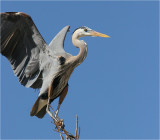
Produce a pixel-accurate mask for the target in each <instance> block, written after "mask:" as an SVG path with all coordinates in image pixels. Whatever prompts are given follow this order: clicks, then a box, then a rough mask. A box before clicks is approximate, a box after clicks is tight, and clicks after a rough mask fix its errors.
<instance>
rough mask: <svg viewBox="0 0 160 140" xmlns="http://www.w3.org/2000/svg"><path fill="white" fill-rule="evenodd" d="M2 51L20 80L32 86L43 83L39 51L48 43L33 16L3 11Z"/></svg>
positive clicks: (27, 85)
mask: <svg viewBox="0 0 160 140" xmlns="http://www.w3.org/2000/svg"><path fill="white" fill-rule="evenodd" d="M0 16H1V26H0V29H1V35H0V39H1V53H2V55H4V56H5V57H7V58H8V60H9V62H10V64H11V66H12V69H13V71H14V74H15V75H16V76H17V77H18V79H19V82H20V83H21V84H22V85H24V86H26V87H32V88H40V87H41V85H42V80H41V71H40V70H39V53H40V51H42V50H44V49H45V47H46V46H47V44H46V43H45V41H44V39H43V38H42V36H41V35H40V33H39V31H38V30H37V28H36V26H35V24H34V23H33V21H32V19H31V17H30V16H29V15H27V14H25V13H20V12H8V13H1V14H0Z"/></svg>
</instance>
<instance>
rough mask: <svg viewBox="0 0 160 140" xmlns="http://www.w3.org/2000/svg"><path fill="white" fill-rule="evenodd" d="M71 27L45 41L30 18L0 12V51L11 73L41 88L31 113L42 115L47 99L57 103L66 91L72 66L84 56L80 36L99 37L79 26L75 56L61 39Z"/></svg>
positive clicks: (17, 13) (84, 45)
mask: <svg viewBox="0 0 160 140" xmlns="http://www.w3.org/2000/svg"><path fill="white" fill-rule="evenodd" d="M69 28H70V26H66V27H64V28H63V29H62V30H61V31H60V32H59V33H58V34H57V35H56V36H55V38H54V39H53V40H52V41H51V43H50V44H49V45H47V44H46V42H45V41H44V39H43V38H42V36H41V35H40V33H39V31H38V29H37V28H36V26H35V24H34V23H33V21H32V19H31V17H30V16H29V15H27V14H25V13H21V12H7V13H1V26H0V29H1V36H0V39H1V53H2V55H4V56H5V57H6V58H7V59H8V60H9V62H10V64H11V66H12V69H13V71H14V74H15V75H16V76H17V77H18V79H19V82H20V83H21V84H22V85H24V86H25V87H31V88H34V89H37V88H40V93H39V96H38V99H37V101H36V102H35V104H34V105H33V108H32V110H31V113H30V115H31V116H37V117H39V118H43V116H44V115H45V113H46V106H47V102H48V100H49V101H50V103H51V102H52V101H53V100H54V99H56V98H57V97H59V96H60V100H59V105H58V108H57V110H59V107H60V104H61V103H62V102H63V99H64V97H65V96H66V94H67V91H68V80H69V78H70V75H71V74H72V72H73V70H74V68H75V67H77V66H78V65H79V64H80V63H82V62H83V61H84V59H85V58H86V56H87V44H86V43H85V42H84V41H82V40H79V38H80V37H83V36H101V37H108V36H107V35H104V34H100V33H98V32H95V31H93V30H92V29H90V28H88V27H80V28H78V29H77V30H76V31H75V32H74V33H73V36H72V42H73V45H74V46H76V47H78V48H80V53H79V54H78V55H77V56H72V55H71V54H68V53H66V52H65V51H64V40H65V36H66V34H67V31H68V30H69Z"/></svg>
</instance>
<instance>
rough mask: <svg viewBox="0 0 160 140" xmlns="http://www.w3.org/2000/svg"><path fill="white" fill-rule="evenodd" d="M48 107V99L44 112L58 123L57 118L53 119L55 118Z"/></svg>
mask: <svg viewBox="0 0 160 140" xmlns="http://www.w3.org/2000/svg"><path fill="white" fill-rule="evenodd" d="M49 107H50V98H48V103H47V108H46V111H47V113H48V114H49V116H50V117H51V118H52V119H53V120H54V121H55V122H58V120H57V118H55V117H54V116H53V114H52V113H51V111H50V109H49ZM52 110H53V108H52ZM53 111H54V110H53ZM54 113H55V111H54Z"/></svg>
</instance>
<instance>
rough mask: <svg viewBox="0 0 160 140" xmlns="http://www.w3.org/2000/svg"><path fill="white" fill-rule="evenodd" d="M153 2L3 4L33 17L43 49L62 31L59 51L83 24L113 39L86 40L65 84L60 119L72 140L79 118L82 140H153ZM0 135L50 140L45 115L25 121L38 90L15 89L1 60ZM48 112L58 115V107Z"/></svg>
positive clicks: (51, 134) (155, 61)
mask: <svg viewBox="0 0 160 140" xmlns="http://www.w3.org/2000/svg"><path fill="white" fill-rule="evenodd" d="M158 10H159V9H158V1H152V2H151V1H150V2H145V1H143V2H138V1H132V2H129V1H120V2H118V1H114V2H111V1H103V2H102V1H101V2H98V1H97V2H64V1H61V2H56V1H50V2H43V1H41V2H32V1H31V2H2V12H5V11H20V12H25V13H27V14H29V15H31V17H32V19H33V21H34V22H35V24H36V26H37V28H38V29H39V31H40V33H41V34H42V36H43V37H44V39H45V40H46V42H47V43H48V44H49V42H50V41H51V40H52V39H53V37H54V36H55V35H56V34H57V33H58V32H59V31H60V30H61V29H62V28H63V27H64V26H66V25H70V26H71V29H70V30H71V31H70V32H69V33H68V34H67V37H66V41H65V50H66V51H67V52H69V53H71V54H72V55H77V54H78V52H79V49H77V48H75V47H74V46H73V45H72V41H71V35H72V32H73V31H74V29H75V28H77V27H79V26H82V25H85V26H88V27H89V28H92V29H94V30H96V31H99V32H102V33H105V34H107V35H109V36H111V38H109V39H108V38H107V39H106V38H95V37H94V38H93V37H85V38H83V40H85V41H86V42H87V44H88V55H87V58H86V60H85V61H84V63H82V64H81V65H80V66H79V67H77V68H76V69H75V71H74V72H73V74H72V76H71V78H70V80H69V85H70V86H69V92H68V94H67V97H66V98H65V100H64V102H63V104H62V106H61V109H60V114H59V116H60V117H61V118H63V119H64V122H65V124H66V129H67V130H69V131H70V132H72V133H74V130H75V122H76V114H77V115H78V116H79V125H80V127H81V135H80V138H82V139H89V138H90V139H93V138H94V139H99V138H101V139H102V138H103V139H158V132H159V128H158V127H159V120H158V119H159V95H158V86H159V85H158V72H159V71H158V70H159V66H158V64H159V60H158V59H159V57H158V55H159V49H158V45H159V44H158V43H159V35H158V31H159V30H158V29H159V27H158V22H159V19H158V16H159V15H158ZM1 93H2V94H1V136H2V138H3V139H18V138H19V139H35V138H38V139H56V138H60V137H59V135H58V134H57V133H56V132H54V131H53V129H54V126H53V125H52V124H51V123H50V122H51V119H50V117H49V116H48V115H46V116H45V117H44V119H38V118H36V117H30V116H29V113H30V109H31V108H32V105H33V104H34V101H35V100H36V98H37V96H38V91H34V90H33V89H29V88H25V87H23V86H22V85H20V84H19V82H18V79H17V77H15V76H14V74H13V71H12V69H11V66H10V64H9V62H8V61H7V59H6V58H5V57H1ZM52 106H53V107H54V108H56V106H57V101H55V102H53V104H52Z"/></svg>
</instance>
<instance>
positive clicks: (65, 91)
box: [55, 84, 68, 118]
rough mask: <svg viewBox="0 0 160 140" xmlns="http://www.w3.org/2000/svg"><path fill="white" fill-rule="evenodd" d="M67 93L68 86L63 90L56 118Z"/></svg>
mask: <svg viewBox="0 0 160 140" xmlns="http://www.w3.org/2000/svg"><path fill="white" fill-rule="evenodd" d="M67 92H68V84H67V85H66V86H65V88H64V89H63V91H62V92H61V95H60V97H59V103H58V107H57V110H56V113H55V118H57V117H58V112H59V108H60V106H61V104H62V102H63V100H64V98H65V97H66V95H67Z"/></svg>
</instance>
